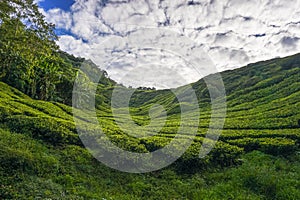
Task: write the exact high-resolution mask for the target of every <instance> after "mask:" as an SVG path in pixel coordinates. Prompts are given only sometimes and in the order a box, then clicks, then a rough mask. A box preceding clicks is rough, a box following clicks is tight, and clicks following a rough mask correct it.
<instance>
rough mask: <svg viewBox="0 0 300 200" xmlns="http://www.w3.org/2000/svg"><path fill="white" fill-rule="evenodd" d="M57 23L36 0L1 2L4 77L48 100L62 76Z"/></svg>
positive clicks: (1, 72) (1, 74) (0, 67)
mask: <svg viewBox="0 0 300 200" xmlns="http://www.w3.org/2000/svg"><path fill="white" fill-rule="evenodd" d="M56 40H57V36H56V35H55V33H54V25H53V24H49V23H47V22H46V21H45V19H44V16H43V15H42V14H41V13H40V12H39V10H38V6H37V5H36V4H34V3H33V0H9V1H8V0H2V1H1V2H0V61H1V64H0V80H1V81H4V82H6V83H8V84H10V85H13V86H14V87H16V88H18V89H19V90H21V91H23V92H24V93H26V94H28V95H30V96H31V97H33V98H39V99H42V100H48V99H49V98H50V97H51V95H52V94H53V92H54V89H55V84H54V83H55V82H57V81H58V79H59V77H60V76H59V74H60V73H59V68H58V64H59V63H61V62H62V59H61V58H60V57H59V56H58V54H57V50H58V46H57V45H56V43H55V41H56Z"/></svg>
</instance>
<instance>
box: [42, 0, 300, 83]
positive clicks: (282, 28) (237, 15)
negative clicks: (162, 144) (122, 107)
mask: <svg viewBox="0 0 300 200" xmlns="http://www.w3.org/2000/svg"><path fill="white" fill-rule="evenodd" d="M36 2H38V4H39V6H40V10H41V12H42V13H43V14H44V15H45V16H46V20H47V21H48V22H51V23H54V24H56V28H57V31H56V33H57V34H58V35H59V36H60V39H59V41H58V45H59V46H60V48H61V49H62V50H64V51H66V52H68V53H71V54H74V55H76V56H80V57H85V58H88V59H91V60H93V61H94V62H95V63H96V64H97V65H99V66H100V68H102V69H105V70H106V71H107V72H108V74H109V76H110V77H111V78H112V79H114V80H116V81H118V82H122V83H123V84H125V85H132V86H140V85H143V86H154V87H157V88H170V87H177V86H180V85H184V84H186V83H191V82H195V81H197V80H199V79H200V78H201V77H203V76H205V75H207V74H209V73H214V72H216V71H219V72H220V71H224V70H228V69H235V68H238V67H242V66H245V65H247V64H249V63H254V62H257V61H261V60H267V59H272V58H275V57H284V56H288V55H292V54H295V53H299V52H300V0H290V1H283V0H222V1H217V0H194V1H193V0H36ZM206 58H209V60H210V61H209V62H208V61H207V60H205V59H206ZM196 60H198V62H196Z"/></svg>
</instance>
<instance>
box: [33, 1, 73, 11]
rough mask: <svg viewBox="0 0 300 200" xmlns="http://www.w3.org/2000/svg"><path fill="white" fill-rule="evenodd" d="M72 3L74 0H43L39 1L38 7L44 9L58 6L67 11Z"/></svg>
mask: <svg viewBox="0 0 300 200" xmlns="http://www.w3.org/2000/svg"><path fill="white" fill-rule="evenodd" d="M73 3H74V0H44V1H41V2H39V5H40V7H42V8H43V9H44V10H45V11H47V10H50V9H53V8H60V9H62V10H65V11H69V10H70V7H71V5H72V4H73Z"/></svg>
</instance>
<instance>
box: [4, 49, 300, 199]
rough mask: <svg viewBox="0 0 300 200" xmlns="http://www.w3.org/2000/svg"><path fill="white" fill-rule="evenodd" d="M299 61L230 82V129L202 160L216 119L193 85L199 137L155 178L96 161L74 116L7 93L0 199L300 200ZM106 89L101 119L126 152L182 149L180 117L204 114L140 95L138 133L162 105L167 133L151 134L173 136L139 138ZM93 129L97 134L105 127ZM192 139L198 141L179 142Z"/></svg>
mask: <svg viewBox="0 0 300 200" xmlns="http://www.w3.org/2000/svg"><path fill="white" fill-rule="evenodd" d="M299 58H300V55H295V56H292V57H288V58H284V59H275V60H271V61H266V62H261V63H257V64H252V65H249V66H246V67H244V68H241V69H236V70H233V71H226V72H223V73H221V75H222V77H223V81H224V84H225V87H226V92H227V106H228V107H227V117H226V122H225V125H224V129H223V131H222V134H221V136H220V138H219V140H218V142H217V143H216V145H215V147H214V148H213V150H212V151H211V152H210V153H209V154H208V155H207V156H206V157H205V158H202V159H200V158H199V157H198V156H199V150H200V148H201V144H202V141H203V138H204V137H205V134H206V132H207V130H208V124H209V122H210V120H211V110H210V102H209V98H208V97H207V91H206V87H205V83H204V82H203V80H200V81H198V82H196V83H193V84H192V87H193V88H194V89H195V91H196V94H197V96H198V98H199V105H200V106H199V107H200V110H201V111H200V118H199V119H200V121H199V128H198V132H197V136H196V137H195V139H194V141H193V144H192V146H191V147H190V148H189V149H188V150H187V151H186V152H185V153H184V155H183V156H182V157H181V158H179V159H178V160H177V161H176V162H175V163H173V164H172V165H171V166H169V167H167V168H165V169H162V170H159V171H155V172H151V173H148V174H126V173H123V172H118V171H116V170H112V169H110V168H108V167H106V166H104V165H103V164H101V163H100V162H98V161H97V160H96V159H94V158H93V157H92V156H91V154H90V153H89V152H88V151H87V150H86V149H85V148H84V147H83V145H82V143H81V141H80V139H79V137H78V134H77V132H76V126H75V123H74V120H73V115H72V107H70V106H67V105H65V104H62V103H57V102H47V101H41V100H33V99H31V98H30V97H28V96H27V95H25V94H23V93H21V92H20V91H18V90H17V89H14V88H13V87H11V86H8V85H7V84H5V83H0V84H1V87H0V97H1V98H0V103H1V104H0V110H1V115H0V119H1V140H0V142H1V157H0V159H1V168H0V169H1V187H0V195H1V197H2V198H8V199H9V198H13V199H22V198H23V199H30V198H32V199H33V198H52V199H103V198H104V199H163V198H166V199H182V198H183V199H208V198H210V199H211V198H212V199H299V197H300V196H299V195H300V193H299V188H300V182H299V176H300V168H299V166H300V165H299V138H300V128H299V124H298V121H299V119H300V111H299V109H298V108H299V98H300V85H299V84H300V80H299V74H300V68H299V66H300V62H299V61H300V59H299ZM233 77H234V78H233ZM100 86H101V87H100V89H99V90H98V96H100V97H101V100H102V101H99V104H97V106H96V107H97V116H98V118H97V119H98V121H99V123H100V124H101V126H102V129H103V130H104V132H105V133H106V134H107V135H108V136H109V138H110V139H111V140H112V141H113V142H114V143H115V144H116V145H117V146H119V147H120V148H123V149H126V150H130V151H134V152H152V151H154V150H157V149H160V148H162V147H164V146H165V145H167V144H168V143H169V142H170V141H172V139H173V140H174V136H175V135H176V133H177V131H178V126H179V124H180V119H179V118H180V115H186V116H192V115H196V116H197V115H198V114H199V113H195V112H194V111H193V110H190V111H188V112H186V113H180V109H178V108H180V107H179V104H178V102H177V100H176V97H175V96H174V95H173V94H172V93H171V92H170V91H168V90H163V91H160V90H157V91H156V90H155V91H143V90H139V91H136V92H135V93H134V95H133V96H132V98H131V102H130V114H131V117H132V118H133V120H134V121H135V123H136V125H138V126H139V127H144V126H145V125H147V124H149V123H150V117H149V112H148V111H149V108H151V106H152V105H154V103H159V104H161V105H163V106H164V108H165V109H166V111H167V114H168V117H167V121H166V122H165V124H162V123H161V121H160V120H155V119H156V118H157V119H159V117H160V116H159V114H157V116H156V115H155V112H154V114H153V116H154V118H152V120H153V121H154V122H155V123H152V124H151V126H150V128H149V129H148V130H152V131H153V133H156V131H157V130H158V129H157V127H160V126H163V128H162V129H161V130H160V131H159V132H158V133H157V134H156V135H155V136H152V137H148V138H141V139H139V138H135V137H131V136H129V135H128V134H127V131H129V130H130V129H131V127H130V126H128V127H126V128H127V129H128V130H127V129H121V128H120V127H119V126H118V125H117V122H121V123H122V122H125V123H126V122H127V121H128V120H129V119H128V116H126V115H123V114H119V115H116V116H113V115H112V113H111V109H110V104H109V100H110V95H111V94H110V93H111V91H112V90H113V89H114V87H116V86H110V85H108V86H106V85H103V84H102V85H100ZM117 87H119V86H117ZM117 109H118V110H119V111H121V112H120V113H122V109H123V110H124V108H117ZM79 121H80V120H79ZM82 123H87V122H85V121H84V120H82ZM184 123H185V124H186V125H187V126H188V125H189V124H193V122H192V121H185V122H184ZM87 125H88V126H89V127H90V129H91V130H93V131H94V132H95V133H97V129H98V130H99V127H100V126H97V125H94V124H87ZM131 131H134V129H132V130H131ZM136 134H139V133H136ZM187 137H191V135H190V133H189V132H186V133H183V134H181V135H180V136H179V137H178V138H176V140H179V142H180V140H183V139H185V138H187Z"/></svg>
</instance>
